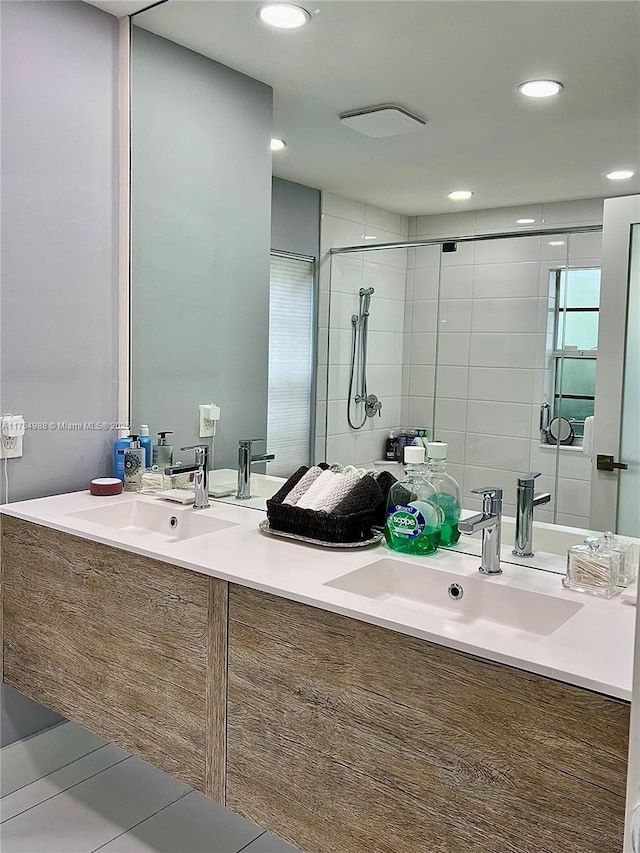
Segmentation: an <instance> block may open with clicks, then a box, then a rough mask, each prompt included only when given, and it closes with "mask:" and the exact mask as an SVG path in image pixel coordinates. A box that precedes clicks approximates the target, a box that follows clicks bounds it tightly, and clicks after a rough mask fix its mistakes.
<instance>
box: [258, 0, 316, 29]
mask: <svg viewBox="0 0 640 853" xmlns="http://www.w3.org/2000/svg"><path fill="white" fill-rule="evenodd" d="M256 14H257V15H258V18H260V20H261V21H262V23H263V24H268V25H269V26H270V27H277V28H278V29H280V30H296V29H298V27H303V26H304V25H305V24H306V23H308V22H309V21H310V20H311V15H310V14H309V13H308V12H307V10H306V9H303V8H302V6H295V5H294V4H293V3H267V4H266V5H264V6H260V8H259V9H258V11H257V13H256Z"/></svg>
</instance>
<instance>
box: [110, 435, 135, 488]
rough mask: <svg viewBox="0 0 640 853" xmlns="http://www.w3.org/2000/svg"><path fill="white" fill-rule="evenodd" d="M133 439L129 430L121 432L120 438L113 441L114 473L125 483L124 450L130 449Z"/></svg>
mask: <svg viewBox="0 0 640 853" xmlns="http://www.w3.org/2000/svg"><path fill="white" fill-rule="evenodd" d="M130 443H131V439H130V437H129V430H128V429H125V430H122V431H121V432H120V438H119V439H118V440H117V441H114V443H113V475H114V477H117V478H118V479H119V480H122V482H123V483H124V451H125V450H127V449H128V447H129V444H130Z"/></svg>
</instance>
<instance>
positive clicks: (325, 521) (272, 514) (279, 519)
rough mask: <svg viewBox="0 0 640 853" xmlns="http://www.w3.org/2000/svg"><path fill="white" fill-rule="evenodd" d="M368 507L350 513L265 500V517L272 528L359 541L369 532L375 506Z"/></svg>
mask: <svg viewBox="0 0 640 853" xmlns="http://www.w3.org/2000/svg"><path fill="white" fill-rule="evenodd" d="M377 509H378V508H377V507H375V508H370V509H365V510H362V511H361V512H354V513H351V514H350V515H331V514H329V513H326V512H316V511H315V510H312V509H301V508H300V507H297V506H290V505H289V504H282V503H278V502H274V501H273V500H268V501H267V518H268V519H269V526H270V527H271V528H272V529H273V530H282V531H283V532H284V533H294V534H296V536H306V537H308V538H309V539H319V540H320V541H321V542H335V543H341V544H342V543H347V542H362V541H364V540H365V539H371V537H372V536H373V531H372V529H371V528H372V525H373V523H374V521H375V518H376V510H377Z"/></svg>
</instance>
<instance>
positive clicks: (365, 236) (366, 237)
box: [362, 234, 376, 240]
mask: <svg viewBox="0 0 640 853" xmlns="http://www.w3.org/2000/svg"><path fill="white" fill-rule="evenodd" d="M362 239H363V240H375V239H376V235H375V234H363V235H362Z"/></svg>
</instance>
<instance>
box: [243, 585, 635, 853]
mask: <svg viewBox="0 0 640 853" xmlns="http://www.w3.org/2000/svg"><path fill="white" fill-rule="evenodd" d="M229 608H230V609H229V614H230V621H229V674H228V678H229V704H228V733H227V738H228V743H227V749H228V761H227V804H228V805H229V806H230V807H231V808H233V809H236V810H237V811H239V812H241V813H242V814H244V815H246V816H247V817H249V818H250V819H252V820H255V821H256V822H257V823H259V824H260V825H261V826H265V827H268V828H269V829H271V830H273V831H274V832H276V833H277V834H279V835H281V836H282V837H284V838H285V839H287V840H288V841H290V842H291V843H292V844H294V845H297V846H299V847H300V848H301V849H302V850H303V851H306V853H621V851H622V834H623V823H624V798H625V780H626V760H627V745H628V726H629V708H628V705H626V704H625V703H623V702H619V701H616V700H613V699H607V698H606V697H602V696H599V695H596V694H593V693H590V692H588V691H585V690H581V689H578V688H574V687H570V686H567V685H563V684H560V683H558V682H554V681H551V680H549V679H546V678H542V677H538V676H535V675H531V674H528V673H525V672H521V671H519V670H515V669H512V668H510V667H505V666H501V665H498V664H491V663H487V662H486V661H481V660H477V659H474V658H472V657H470V656H467V655H464V654H460V653H457V652H454V651H451V650H448V649H445V648H443V647H440V646H437V645H433V644H430V643H427V642H423V641H421V640H418V639H414V638H411V637H407V636H404V635H402V634H397V633H394V632H392V631H388V630H385V629H383V628H378V627H376V626H372V625H368V624H365V623H361V622H358V621H356V620H353V619H349V618H345V617H341V616H337V615H335V614H332V613H328V612H325V611H322V610H318V609H316V608H313V607H307V606H305V605H301V604H297V603H295V602H291V601H287V600H284V599H281V598H276V597H273V596H269V595H266V594H263V593H259V592H255V591H252V590H249V589H246V588H243V587H239V586H234V585H231V587H230V599H229Z"/></svg>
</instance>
